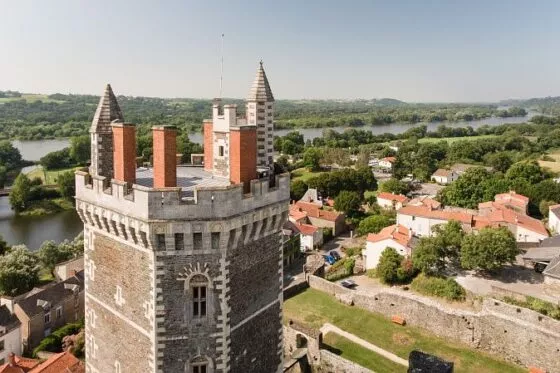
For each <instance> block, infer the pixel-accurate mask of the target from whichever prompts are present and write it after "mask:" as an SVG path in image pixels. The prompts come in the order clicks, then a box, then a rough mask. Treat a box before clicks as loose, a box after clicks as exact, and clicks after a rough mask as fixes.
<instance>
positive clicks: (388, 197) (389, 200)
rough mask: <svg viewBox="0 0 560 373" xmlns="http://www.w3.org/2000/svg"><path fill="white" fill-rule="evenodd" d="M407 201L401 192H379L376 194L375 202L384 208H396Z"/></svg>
mask: <svg viewBox="0 0 560 373" xmlns="http://www.w3.org/2000/svg"><path fill="white" fill-rule="evenodd" d="M407 202H408V198H406V196H403V195H402V194H393V193H386V192H381V193H379V194H377V204H378V205H379V206H381V207H383V208H385V209H392V210H398V209H400V208H401V207H403V206H404V205H405V204H406V203H407Z"/></svg>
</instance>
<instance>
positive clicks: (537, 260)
mask: <svg viewBox="0 0 560 373" xmlns="http://www.w3.org/2000/svg"><path fill="white" fill-rule="evenodd" d="M558 256H560V236H553V237H548V238H545V239H544V240H542V241H541V242H540V243H539V245H538V246H537V247H530V248H529V249H527V251H526V252H525V254H523V261H524V262H525V265H531V266H533V267H534V268H535V270H536V271H538V272H541V271H543V270H544V269H545V268H546V266H547V265H548V264H549V263H550V262H552V260H553V259H554V258H556V257H558Z"/></svg>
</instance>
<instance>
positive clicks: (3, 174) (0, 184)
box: [0, 164, 8, 188]
mask: <svg viewBox="0 0 560 373" xmlns="http://www.w3.org/2000/svg"><path fill="white" fill-rule="evenodd" d="M7 174H8V169H7V168H6V166H3V165H1V164H0V188H4V185H5V184H6V180H7V176H8V175H7Z"/></svg>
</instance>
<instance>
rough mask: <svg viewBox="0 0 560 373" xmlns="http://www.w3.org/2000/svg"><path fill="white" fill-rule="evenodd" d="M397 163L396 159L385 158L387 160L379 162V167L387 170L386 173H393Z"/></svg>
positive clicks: (382, 159)
mask: <svg viewBox="0 0 560 373" xmlns="http://www.w3.org/2000/svg"><path fill="white" fill-rule="evenodd" d="M396 161H397V158H396V157H385V158H381V159H380V160H379V167H380V168H382V169H384V170H386V171H392V170H393V164H394V163H395V162H396Z"/></svg>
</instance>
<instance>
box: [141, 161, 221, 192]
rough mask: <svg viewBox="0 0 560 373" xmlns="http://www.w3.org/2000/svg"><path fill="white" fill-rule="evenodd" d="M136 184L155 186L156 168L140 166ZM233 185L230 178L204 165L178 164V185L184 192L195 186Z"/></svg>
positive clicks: (191, 190) (190, 190) (192, 189)
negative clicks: (216, 174) (213, 171)
mask: <svg viewBox="0 0 560 373" xmlns="http://www.w3.org/2000/svg"><path fill="white" fill-rule="evenodd" d="M136 184H138V185H141V186H144V187H148V188H152V187H153V186H154V169H153V168H151V167H150V168H148V167H140V168H137V169H136ZM228 185H231V183H230V181H229V179H226V178H223V177H217V176H214V175H213V174H212V173H211V172H208V171H204V168H202V167H193V166H177V186H178V187H179V188H181V189H182V190H183V192H193V191H194V189H195V188H201V187H202V188H203V187H223V186H228Z"/></svg>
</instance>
